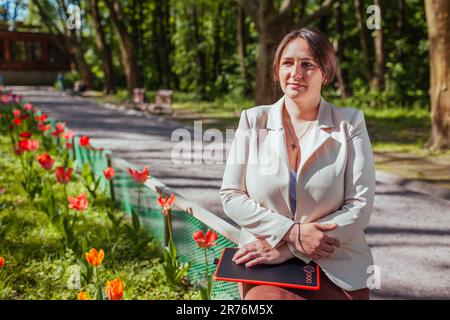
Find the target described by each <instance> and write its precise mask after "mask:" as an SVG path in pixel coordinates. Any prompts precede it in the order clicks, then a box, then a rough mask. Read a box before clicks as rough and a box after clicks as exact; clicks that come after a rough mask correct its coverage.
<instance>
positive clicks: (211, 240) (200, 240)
mask: <svg viewBox="0 0 450 320" xmlns="http://www.w3.org/2000/svg"><path fill="white" fill-rule="evenodd" d="M192 238H193V239H194V240H195V242H197V245H198V246H199V247H200V248H202V249H209V248H210V247H211V246H215V245H216V244H217V234H216V233H215V232H214V231H212V230H208V232H207V233H206V236H203V231H201V230H198V231H196V232H194V233H193V234H192Z"/></svg>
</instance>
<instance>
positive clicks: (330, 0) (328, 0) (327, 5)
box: [300, 0, 340, 26]
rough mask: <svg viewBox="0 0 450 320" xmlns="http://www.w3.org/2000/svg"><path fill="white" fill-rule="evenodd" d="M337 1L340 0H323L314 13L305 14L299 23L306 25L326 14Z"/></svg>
mask: <svg viewBox="0 0 450 320" xmlns="http://www.w3.org/2000/svg"><path fill="white" fill-rule="evenodd" d="M338 1H340V0H325V1H324V2H323V3H322V5H321V6H320V8H319V9H317V10H316V11H315V12H314V13H312V14H310V15H308V16H306V17H305V18H304V19H303V20H302V21H300V24H301V25H302V26H307V25H308V24H310V23H311V22H313V21H314V20H316V19H319V18H321V17H322V16H324V15H326V14H327V13H328V12H329V11H330V9H331V7H332V6H333V5H334V4H335V3H336V2H338Z"/></svg>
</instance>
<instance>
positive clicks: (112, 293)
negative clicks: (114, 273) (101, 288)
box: [106, 278, 123, 300]
mask: <svg viewBox="0 0 450 320" xmlns="http://www.w3.org/2000/svg"><path fill="white" fill-rule="evenodd" d="M106 295H107V296H108V300H120V298H122V295H123V283H122V281H120V279H119V278H117V279H115V280H112V281H107V283H106Z"/></svg>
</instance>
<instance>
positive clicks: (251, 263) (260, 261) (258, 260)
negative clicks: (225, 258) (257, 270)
mask: <svg viewBox="0 0 450 320" xmlns="http://www.w3.org/2000/svg"><path fill="white" fill-rule="evenodd" d="M265 261H266V259H265V258H263V257H258V258H256V259H253V260H252V261H249V262H247V263H246V264H245V266H246V267H247V268H250V267H253V266H256V265H258V264H263V263H264V262H265Z"/></svg>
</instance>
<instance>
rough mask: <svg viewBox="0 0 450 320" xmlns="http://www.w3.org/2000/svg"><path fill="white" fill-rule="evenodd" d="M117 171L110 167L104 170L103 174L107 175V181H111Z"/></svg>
mask: <svg viewBox="0 0 450 320" xmlns="http://www.w3.org/2000/svg"><path fill="white" fill-rule="evenodd" d="M115 173H116V171H115V170H114V168H112V167H108V168H106V169H105V170H103V174H104V175H105V178H106V180H108V181H110V180H111V179H112V178H113V177H114V174H115Z"/></svg>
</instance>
